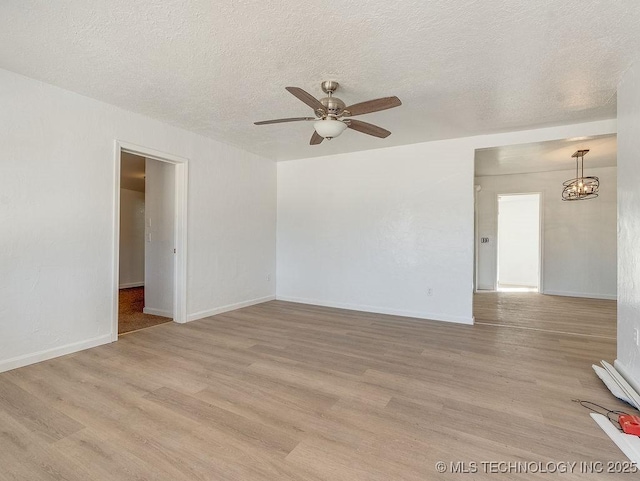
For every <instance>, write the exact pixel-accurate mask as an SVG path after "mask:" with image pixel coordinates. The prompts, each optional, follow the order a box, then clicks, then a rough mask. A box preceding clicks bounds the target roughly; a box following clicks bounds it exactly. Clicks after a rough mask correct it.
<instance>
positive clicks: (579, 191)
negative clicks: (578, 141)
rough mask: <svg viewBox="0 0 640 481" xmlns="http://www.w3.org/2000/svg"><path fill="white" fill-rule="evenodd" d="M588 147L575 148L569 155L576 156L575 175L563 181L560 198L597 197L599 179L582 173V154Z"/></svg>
mask: <svg viewBox="0 0 640 481" xmlns="http://www.w3.org/2000/svg"><path fill="white" fill-rule="evenodd" d="M588 152H589V149H583V150H577V151H576V152H574V153H573V155H572V156H571V157H575V158H576V177H575V179H569V180H567V181H566V182H563V184H562V185H563V186H564V189H562V200H588V199H595V198H596V197H598V192H599V190H600V179H598V177H594V176H587V177H585V175H584V156H585V155H586V154H587V153H588Z"/></svg>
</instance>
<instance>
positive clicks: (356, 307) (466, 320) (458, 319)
mask: <svg viewBox="0 0 640 481" xmlns="http://www.w3.org/2000/svg"><path fill="white" fill-rule="evenodd" d="M276 299H278V300H279V301H287V302H297V303H299V304H311V305H314V306H323V307H335V308H337V309H349V310H351V311H362V312H372V313H374V314H389V315H392V316H402V317H413V318H416V319H428V320H431V321H443V322H455V323H457V324H473V317H472V316H470V317H462V316H450V315H448V314H438V313H433V312H418V311H405V310H400V309H388V308H386V307H379V306H366V305H361V304H349V303H343V302H332V301H320V300H318V299H305V298H301V297H288V296H276Z"/></svg>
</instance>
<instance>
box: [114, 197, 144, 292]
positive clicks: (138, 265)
mask: <svg viewBox="0 0 640 481" xmlns="http://www.w3.org/2000/svg"><path fill="white" fill-rule="evenodd" d="M119 262H120V271H119V275H120V288H126V287H135V286H141V285H143V284H144V192H138V191H137V190H129V189H120V259H119Z"/></svg>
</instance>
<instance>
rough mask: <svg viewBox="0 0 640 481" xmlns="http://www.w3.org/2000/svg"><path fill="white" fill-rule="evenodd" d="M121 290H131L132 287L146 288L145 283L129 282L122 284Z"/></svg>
mask: <svg viewBox="0 0 640 481" xmlns="http://www.w3.org/2000/svg"><path fill="white" fill-rule="evenodd" d="M119 287H120V289H130V288H132V287H144V281H140V282H127V283H125V284H120V286H119Z"/></svg>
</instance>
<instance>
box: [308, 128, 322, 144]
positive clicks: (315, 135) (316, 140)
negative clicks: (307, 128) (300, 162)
mask: <svg viewBox="0 0 640 481" xmlns="http://www.w3.org/2000/svg"><path fill="white" fill-rule="evenodd" d="M323 140H324V137H321V136H320V135H318V132H316V131H315V130H314V131H313V135H312V136H311V141H310V142H309V145H318V144H319V143H321V142H322V141H323Z"/></svg>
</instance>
